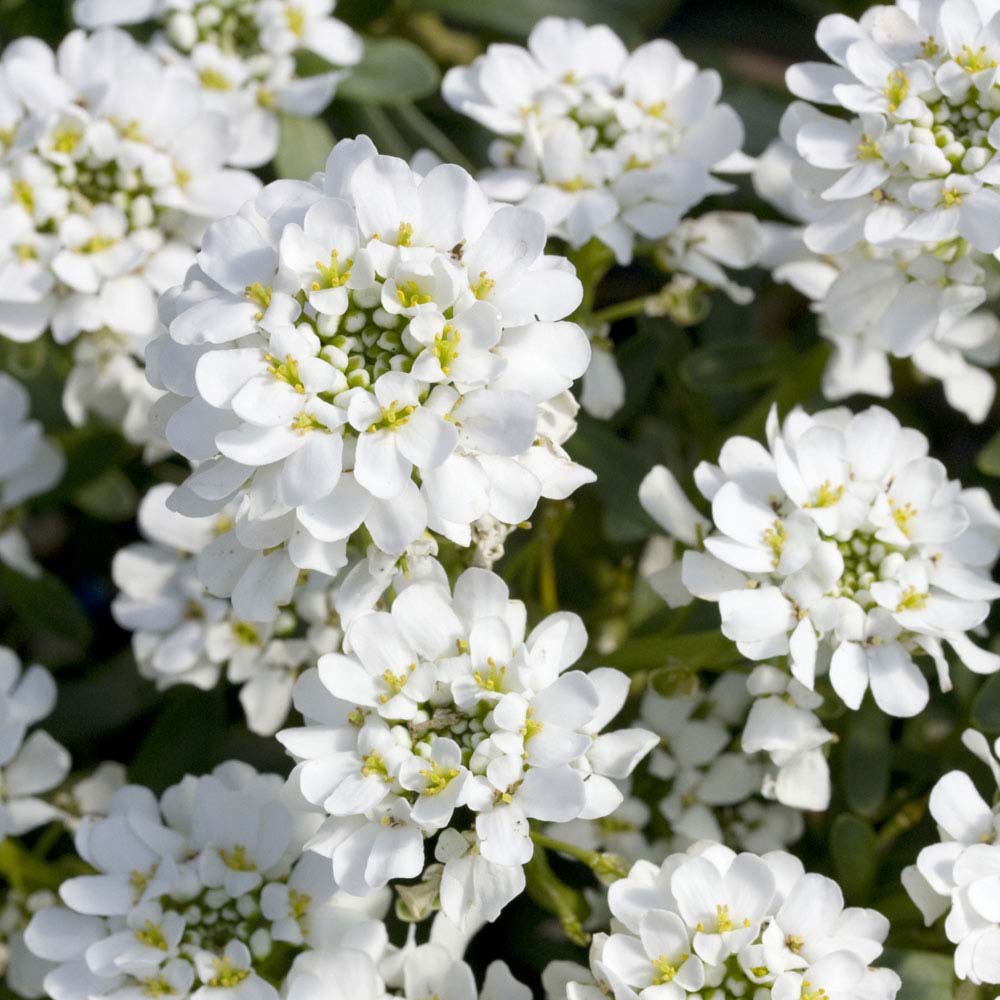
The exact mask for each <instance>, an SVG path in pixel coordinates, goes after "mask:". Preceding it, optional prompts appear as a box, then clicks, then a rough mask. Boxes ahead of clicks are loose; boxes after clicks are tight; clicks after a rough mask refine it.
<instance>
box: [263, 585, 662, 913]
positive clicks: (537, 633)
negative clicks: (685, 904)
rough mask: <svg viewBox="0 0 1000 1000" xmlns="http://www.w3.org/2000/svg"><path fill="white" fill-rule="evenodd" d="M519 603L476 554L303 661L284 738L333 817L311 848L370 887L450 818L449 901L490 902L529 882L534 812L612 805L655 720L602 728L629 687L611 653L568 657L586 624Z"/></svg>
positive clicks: (410, 867)
mask: <svg viewBox="0 0 1000 1000" xmlns="http://www.w3.org/2000/svg"><path fill="white" fill-rule="evenodd" d="M525 618H526V615H525V608H524V605H523V604H521V602H520V601H512V600H510V598H509V594H508V591H507V587H506V585H505V584H504V583H503V581H502V580H501V579H500V578H499V577H498V576H496V575H495V574H493V573H490V572H489V571H487V570H481V569H469V570H466V571H465V572H464V573H463V574H462V575H461V576H460V577H459V578H458V581H457V582H456V584H455V588H454V594H453V595H452V594H451V593H449V591H448V590H447V588H446V587H442V586H440V585H439V584H434V583H415V584H413V585H412V586H410V587H408V588H407V589H406V590H404V591H403V592H402V593H401V594H399V596H397V597H396V599H395V601H394V602H393V603H392V607H391V610H390V611H389V612H382V611H375V612H371V613H369V614H367V615H362V616H360V617H358V618H357V619H355V620H354V622H353V623H352V624H351V625H350V627H349V628H348V630H347V635H346V642H345V648H348V649H350V650H351V655H349V656H348V655H343V654H337V653H331V654H328V655H327V656H324V657H322V658H321V659H320V663H319V669H318V671H311V672H309V673H307V674H304V675H303V677H302V678H301V679H300V680H299V682H298V685H297V687H296V705H297V707H298V708H299V709H300V710H301V711H302V713H303V715H304V716H305V717H306V720H307V723H308V724H307V725H306V726H305V727H304V728H300V729H288V730H285V731H283V732H281V733H279V734H278V739H279V740H280V741H281V742H282V743H283V744H284V745H285V747H286V748H287V749H288V751H289V752H290V753H291V754H292V755H293V756H294V757H296V758H298V760H300V761H301V763H300V764H299V765H298V766H297V767H296V769H295V771H294V772H293V780H294V781H295V782H296V783H297V784H298V786H299V787H300V788H301V791H302V794H303V795H304V796H305V798H307V799H308V800H309V801H310V802H312V803H314V804H315V805H316V806H318V807H320V808H321V809H322V810H323V811H324V812H325V813H327V814H328V816H329V818H328V819H327V820H326V821H325V823H324V826H323V828H322V829H321V830H320V832H319V834H317V836H316V837H315V838H314V840H313V842H312V845H311V846H312V849H313V850H315V851H317V852H319V853H322V854H325V855H327V856H329V857H330V858H331V859H332V866H333V873H334V877H335V879H336V881H337V884H338V885H340V886H341V887H342V888H344V889H345V890H346V891H348V892H352V893H356V894H359V895H360V894H364V893H367V892H370V891H371V890H372V889H375V888H378V887H380V886H383V885H385V884H386V883H387V882H389V881H391V880H393V879H401V878H413V877H416V876H419V875H421V874H422V873H423V872H424V868H425V853H424V841H425V840H426V839H427V838H429V837H432V836H434V835H437V834H440V836H439V837H438V839H437V844H436V848H435V854H436V857H437V860H438V861H440V862H443V863H444V869H443V873H442V876H441V883H440V897H441V905H442V909H443V911H444V913H445V914H446V915H447V916H448V917H449V918H450V919H451V920H453V921H455V922H456V923H459V924H462V925H468V924H469V923H472V922H474V921H476V920H477V919H485V920H493V919H495V918H496V916H497V914H498V913H499V912H500V910H501V909H502V907H503V906H504V905H505V904H506V903H507V902H508V901H509V900H510V899H512V898H513V897H514V896H516V895H517V894H518V893H519V892H520V891H521V889H522V888H523V886H524V875H523V871H522V867H521V866H522V865H524V864H525V863H526V862H527V861H529V860H530V858H531V856H532V853H533V844H532V840H531V836H530V830H529V820H532V819H534V820H541V821H550V822H559V823H562V822H568V821H570V820H574V819H579V818H588V819H594V818H598V817H601V816H607V815H609V814H610V813H612V812H613V811H614V809H615V808H616V807H617V806H618V805H619V803H621V801H622V793H621V792H620V790H619V789H618V788H617V786H616V785H615V784H614V781H613V780H612V779H621V778H625V777H627V776H628V775H629V774H630V773H631V772H632V770H633V769H634V767H635V765H636V764H637V763H638V761H639V760H640V759H641V758H642V757H643V756H644V755H645V754H646V753H648V751H649V750H650V749H651V747H652V745H653V744H654V743H655V742H656V737H655V736H654V735H653V734H651V733H648V732H645V731H643V730H639V729H624V730H618V731H615V732H612V733H608V734H603V735H601V732H600V731H601V729H603V728H604V726H605V725H606V724H607V723H608V722H609V721H610V720H611V719H612V718H614V716H615V715H617V714H618V712H619V710H620V709H621V707H622V705H623V704H624V702H625V698H626V695H627V693H628V678H627V677H626V676H625V675H624V674H621V673H619V672H618V671H615V670H609V669H598V670H592V671H590V672H589V673H586V674H584V673H582V672H581V671H579V670H570V669H569V668H570V667H571V666H572V665H573V664H574V663H575V662H576V661H577V660H578V659H579V657H580V655H581V654H582V653H583V650H584V648H585V646H586V643H587V635H586V632H585V631H584V628H583V625H582V623H581V621H580V619H579V618H577V617H576V615H572V614H568V613H557V614H554V615H550V616H549V617H548V618H546V619H544V620H543V621H542V622H541V623H539V624H538V625H537V626H536V627H535V628H534V629H533V630H532V631H531V633H530V634H529V635H528V636H527V638H525Z"/></svg>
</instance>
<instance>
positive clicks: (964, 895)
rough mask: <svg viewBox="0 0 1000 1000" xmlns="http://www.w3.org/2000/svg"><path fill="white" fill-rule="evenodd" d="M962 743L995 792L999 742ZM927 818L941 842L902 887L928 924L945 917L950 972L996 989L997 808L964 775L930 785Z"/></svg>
mask: <svg viewBox="0 0 1000 1000" xmlns="http://www.w3.org/2000/svg"><path fill="white" fill-rule="evenodd" d="M963 742H964V743H965V745H966V746H967V747H968V748H969V750H971V751H972V752H973V753H974V754H975V755H976V756H977V757H978V758H979V759H980V760H982V761H983V762H984V763H985V764H986V765H987V766H988V767H989V769H990V771H991V772H992V775H993V779H994V781H995V782H996V784H997V786H998V787H1000V763H998V761H997V757H996V756H995V755H994V754H998V755H1000V741H997V743H996V745H995V747H994V752H991V751H990V745H989V743H988V742H987V740H986V737H984V736H983V735H982V734H981V733H977V732H976V731H975V730H973V729H969V730H967V731H966V732H965V733H964V735H963ZM930 811H931V815H932V816H933V817H934V821H935V822H936V823H937V825H938V831H939V832H940V835H941V843H939V844H933V845H931V846H930V847H925V848H924V849H923V850H922V851H921V852H920V854H919V856H918V857H917V863H916V865H913V866H911V867H910V868H907V869H905V870H904V871H903V885H904V886H905V887H906V890H907V892H908V893H909V894H910V897H911V898H912V900H913V902H914V903H915V904H916V905H917V906H918V907H919V908H920V911H921V912H922V913H923V915H924V920H925V921H926V923H927V925H928V926H930V925H931V924H933V923H934V922H935V921H936V920H937V919H938V918H939V917H940V916H942V915H943V914H947V917H946V919H945V922H944V930H945V933H946V934H947V936H948V940H949V941H950V942H951V943H952V944H954V945H955V946H956V948H955V973H956V975H957V976H958V977H959V979H963V980H968V981H969V982H971V983H974V984H975V985H977V986H978V985H980V984H983V983H988V984H991V985H994V986H996V985H1000V803H998V802H996V801H995V802H994V804H993V806H992V807H991V806H990V805H988V804H987V803H986V802H985V801H983V798H982V796H981V795H980V794H979V792H978V790H977V789H976V786H975V785H974V784H973V783H972V779H971V778H970V777H969V776H968V775H967V774H966V773H965V772H964V771H951V772H950V773H948V774H946V775H945V776H944V777H943V778H941V780H940V781H938V783H937V784H936V785H935V786H934V789H933V791H932V792H931V797H930Z"/></svg>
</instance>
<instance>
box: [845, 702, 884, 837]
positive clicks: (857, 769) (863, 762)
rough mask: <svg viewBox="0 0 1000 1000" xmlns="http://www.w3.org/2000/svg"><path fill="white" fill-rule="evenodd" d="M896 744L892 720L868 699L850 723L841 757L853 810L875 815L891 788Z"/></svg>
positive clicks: (847, 795) (849, 803) (868, 815)
mask: <svg viewBox="0 0 1000 1000" xmlns="http://www.w3.org/2000/svg"><path fill="white" fill-rule="evenodd" d="M891 760H892V744H891V742H890V739H889V720H888V717H887V716H886V715H884V714H883V713H882V712H880V711H879V710H878V709H877V708H876V706H875V704H874V702H872V701H871V700H868V701H866V702H865V704H864V705H863V706H862V708H861V710H860V711H858V712H855V713H854V714H853V715H852V716H851V717H850V721H849V722H848V724H847V732H846V734H845V736H844V749H843V755H842V757H841V767H842V771H843V774H842V787H843V789H844V797H845V798H846V799H847V804H848V805H849V806H850V807H851V809H852V810H853V811H854V812H856V813H860V814H861V815H862V816H867V817H869V818H870V817H872V816H874V815H875V814H876V813H877V812H878V810H879V806H881V805H882V802H883V801H884V800H885V796H886V793H887V792H888V790H889V769H890V763H891Z"/></svg>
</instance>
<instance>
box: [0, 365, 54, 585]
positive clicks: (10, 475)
mask: <svg viewBox="0 0 1000 1000" xmlns="http://www.w3.org/2000/svg"><path fill="white" fill-rule="evenodd" d="M29 404H30V400H29V398H28V392H27V390H26V389H25V388H24V386H23V385H21V383H20V382H18V381H17V380H16V379H14V378H12V377H11V376H10V375H8V374H6V373H5V372H0V441H2V442H3V458H2V459H0V562H3V563H5V564H6V565H8V566H10V567H11V568H12V569H15V570H17V571H18V572H19V573H24V574H25V575H26V576H37V575H38V574H39V573H41V569H40V568H39V566H38V565H37V564H36V563H35V561H34V559H33V558H32V556H31V552H30V550H29V548H28V543H27V540H26V539H25V537H24V535H22V534H21V531H20V528H19V527H18V523H17V508H18V507H20V505H21V504H23V503H24V502H25V501H26V500H30V499H32V497H36V496H39V495H40V494H42V493H45V492H47V491H48V490H50V489H52V487H53V486H55V484H56V483H57V482H58V481H59V480H60V479H61V478H62V474H63V471H64V469H65V467H66V461H65V459H64V458H63V454H62V452H61V451H60V450H59V449H58V448H57V447H56V446H55V445H54V444H53V443H52V442H51V441H50V440H49V439H48V438H46V437H45V436H44V431H43V428H42V425H41V423H40V422H39V421H37V420H30V419H28V407H29Z"/></svg>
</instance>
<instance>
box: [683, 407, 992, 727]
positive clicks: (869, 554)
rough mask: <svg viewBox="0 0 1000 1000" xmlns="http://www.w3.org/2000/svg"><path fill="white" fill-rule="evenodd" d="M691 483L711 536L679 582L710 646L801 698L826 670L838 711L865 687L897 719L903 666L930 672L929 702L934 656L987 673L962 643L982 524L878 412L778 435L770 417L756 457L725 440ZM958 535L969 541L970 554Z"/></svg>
mask: <svg viewBox="0 0 1000 1000" xmlns="http://www.w3.org/2000/svg"><path fill="white" fill-rule="evenodd" d="M695 481H696V483H697V485H698V488H699V489H700V490H701V492H702V494H703V495H704V496H705V498H706V499H707V500H708V501H710V502H711V505H712V520H713V523H714V526H715V529H716V530H715V531H714V532H713V533H712V534H710V535H708V537H706V538H705V539H704V551H698V550H695V549H692V550H689V551H687V552H685V554H684V558H683V569H682V582H683V584H684V586H685V587H686V588H687V590H688V591H690V592H691V593H692V594H695V595H696V596H698V597H701V598H703V599H705V600H710V601H716V602H718V604H719V609H720V613H721V616H722V631H723V633H724V634H725V635H726V636H727V637H728V638H730V639H732V640H733V641H734V642H735V643H736V645H737V647H738V648H739V650H740V652H742V653H743V654H744V655H745V656H747V657H748V658H749V659H752V660H765V659H769V658H772V657H775V656H782V655H784V656H787V657H788V662H789V666H790V670H791V673H792V675H793V677H794V678H795V679H796V680H797V681H798V682H799V683H800V684H801V685H803V686H804V687H805V688H807V689H810V690H811V689H813V688H814V687H815V683H816V678H817V676H818V675H821V674H823V673H826V672H828V674H829V681H830V683H831V685H832V687H833V689H834V691H835V692H836V693H837V695H838V696H839V697H840V698H841V699H842V700H843V701H844V703H845V704H846V705H847V706H848V707H849V708H852V709H856V708H858V707H859V706H860V704H861V702H862V699H863V698H864V695H865V692H866V691H867V690H868V689H869V688H870V689H871V691H872V694H873V696H874V699H875V702H876V704H877V705H878V706H879V707H880V708H881V709H882V710H883V711H884V712H886V713H887V714H888V715H892V716H898V717H909V716H913V715H916V714H917V713H918V712H920V711H921V710H922V709H923V708H924V706H925V705H926V704H927V701H928V699H929V696H930V695H929V685H928V682H927V679H926V678H925V676H924V673H923V671H922V670H921V669H920V668H919V666H918V665H917V664H916V663H915V662H914V659H913V657H914V655H921V656H923V655H926V656H928V657H930V658H931V659H932V660H933V662H934V664H935V667H936V669H937V673H938V678H939V682H940V684H941V686H942V688H943V689H944V690H949V689H950V686H951V681H950V673H949V665H948V661H947V658H946V655H945V645H947V646H949V647H951V650H952V651H953V652H954V653H955V655H956V656H957V657H958V658H959V659H960V660H961V661H962V662H963V663H964V664H965V665H966V666H967V667H968V668H969V669H970V670H972V671H974V672H976V673H992V672H994V671H996V670H997V669H998V667H1000V657H997V656H996V655H994V654H993V653H990V652H988V651H986V650H984V649H981V648H980V647H979V646H977V645H976V644H975V643H973V642H972V641H971V640H970V639H969V638H968V636H967V634H966V633H967V632H968V631H970V630H972V629H974V628H976V627H977V626H978V625H980V624H981V623H982V622H983V621H984V619H985V618H986V615H987V613H988V611H989V607H990V601H992V600H993V599H994V598H995V597H996V596H997V595H998V594H1000V588H998V587H997V585H996V584H995V583H993V581H992V580H991V579H990V577H989V570H990V567H991V566H992V564H993V562H994V561H995V560H996V556H997V546H996V543H995V541H994V540H989V538H988V534H986V533H985V532H988V530H989V529H988V528H985V525H988V524H990V523H992V522H993V521H994V520H995V511H993V509H992V505H987V507H986V508H985V510H984V511H983V512H982V513H980V511H979V507H978V494H977V496H976V500H973V499H972V498H971V497H967V496H966V493H965V492H963V490H962V488H961V485H960V484H959V483H956V482H952V481H949V480H948V477H947V473H946V471H945V468H944V466H943V465H941V463H940V462H938V461H937V460H935V459H932V458H929V457H928V456H927V440H926V438H925V437H924V436H923V435H922V434H920V433H918V432H916V431H913V430H909V429H908V428H904V427H902V426H900V424H899V422H898V421H897V420H896V418H895V417H894V416H892V415H891V414H890V413H888V412H887V411H885V410H883V409H881V408H879V407H871V408H870V409H868V410H865V411H863V412H861V413H858V414H851V413H850V412H849V411H847V410H829V411H823V412H820V413H817V414H816V415H815V416H809V415H807V414H806V413H804V412H803V411H802V410H800V409H796V410H794V411H792V413H791V414H789V416H788V417H787V419H786V420H785V422H784V424H783V425H780V424H779V422H778V418H777V414H776V413H775V412H772V414H771V417H770V418H769V420H768V446H767V447H765V446H763V445H761V444H759V443H757V442H756V441H752V440H750V439H749V438H733V439H731V440H729V441H728V442H726V444H725V445H724V446H723V448H722V452H721V454H720V457H719V464H718V465H711V464H709V463H702V464H701V465H700V466H699V467H698V468H697V469H696V471H695ZM973 511H974V512H975V513H973ZM977 522H980V523H982V524H983V525H984V527H983V528H980V527H979V525H978V524H977ZM970 531H972V532H973V533H974V534H973V535H972V536H970V540H971V538H972V537H982V538H983V541H984V544H983V547H982V549H981V550H980V552H979V553H978V554H977V555H974V556H970V555H969V552H968V549H969V546H968V545H967V543H966V541H964V540H963V538H964V536H965V535H966V533H967V532H970ZM817 735H819V733H817Z"/></svg>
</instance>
